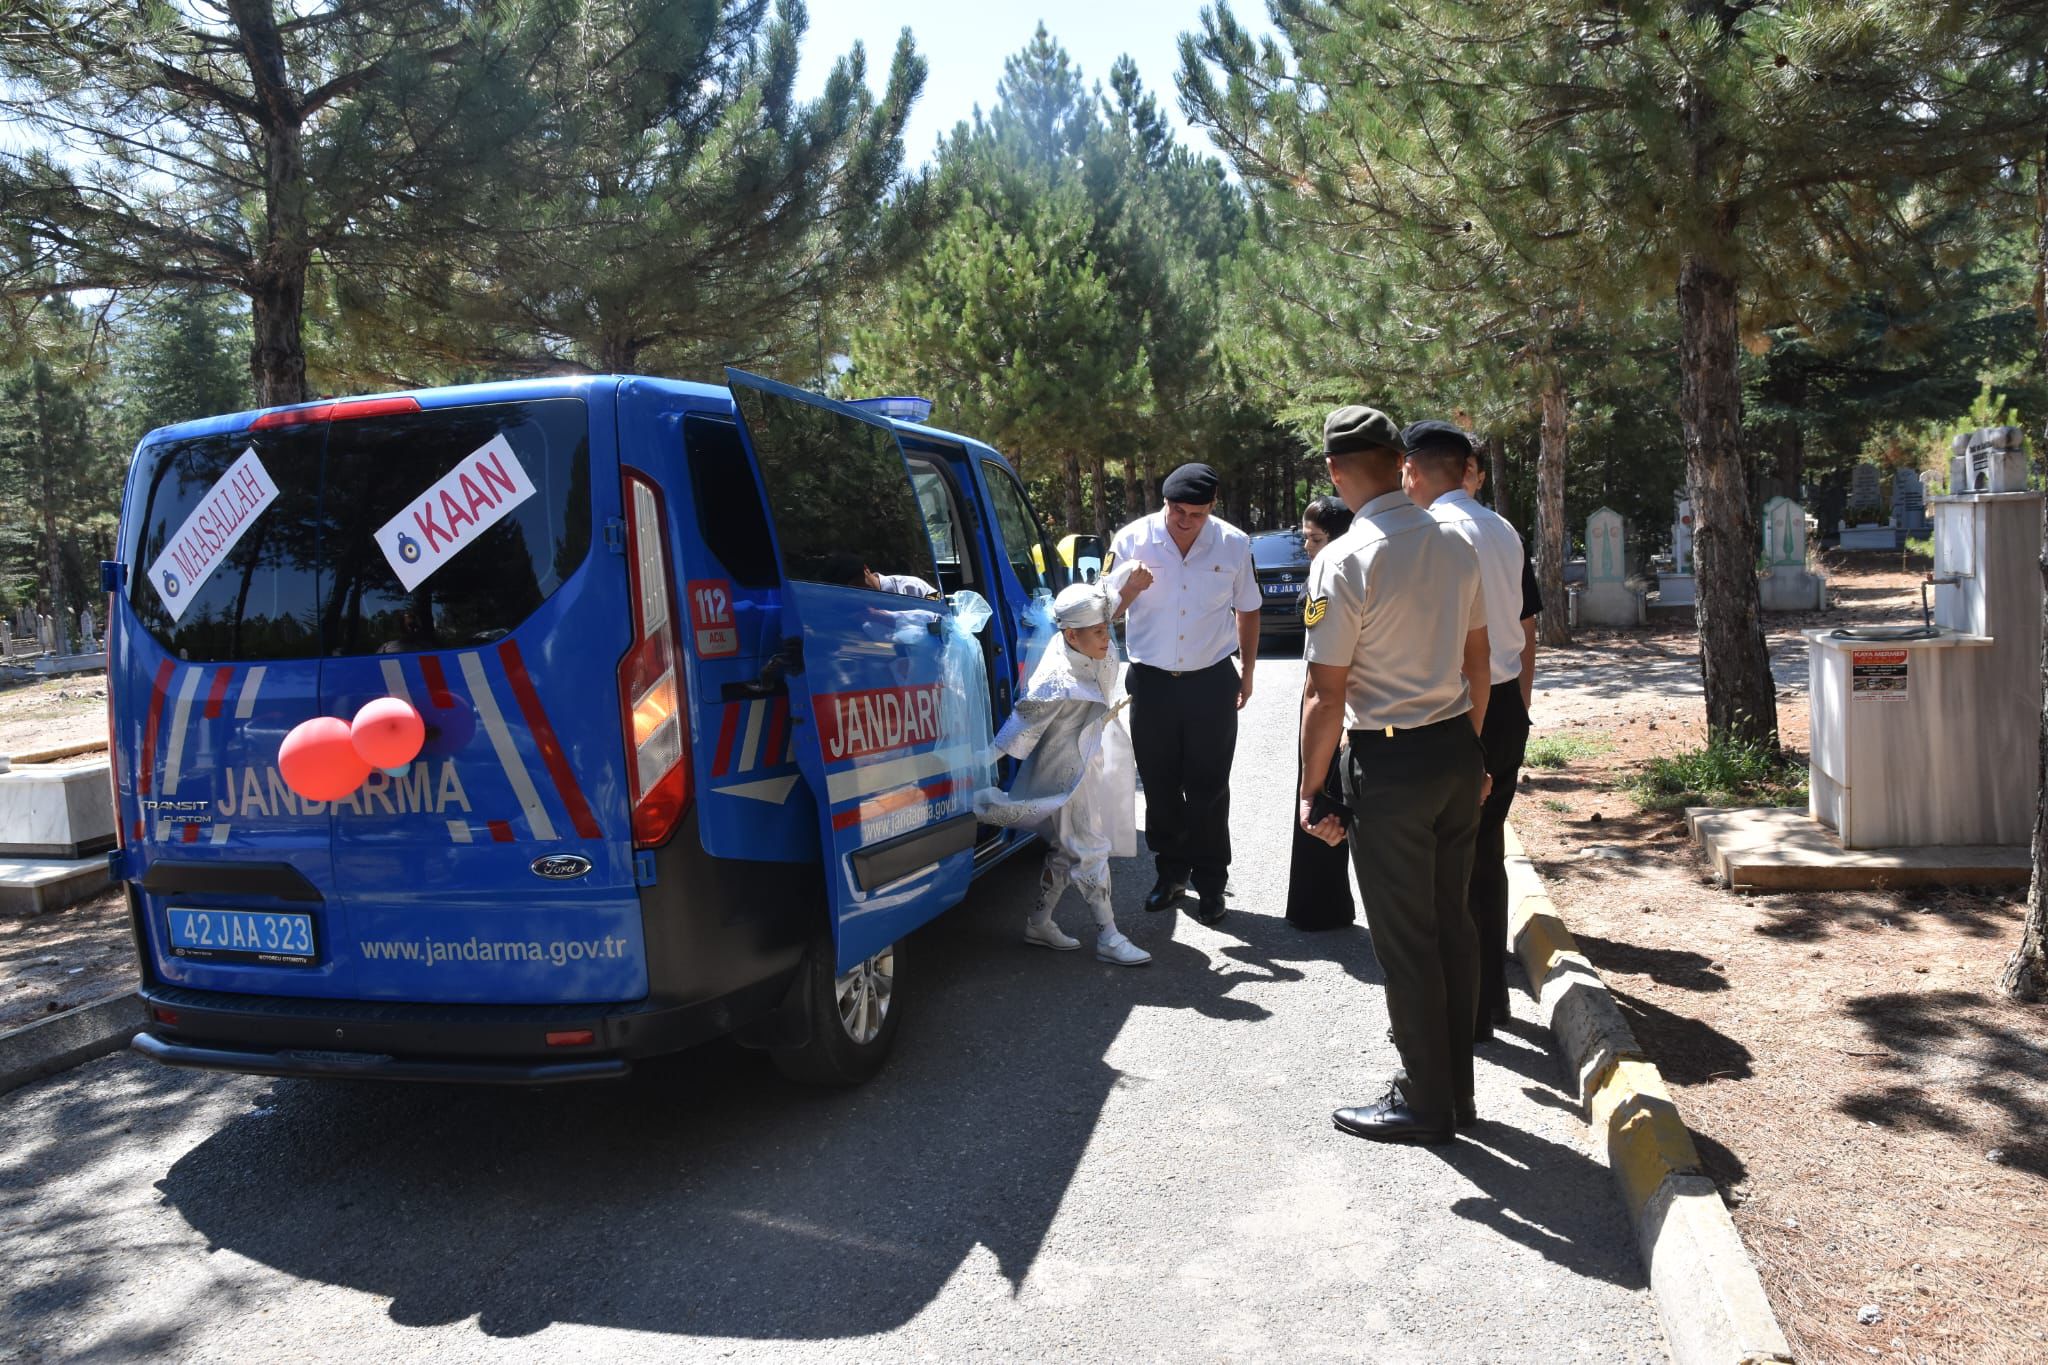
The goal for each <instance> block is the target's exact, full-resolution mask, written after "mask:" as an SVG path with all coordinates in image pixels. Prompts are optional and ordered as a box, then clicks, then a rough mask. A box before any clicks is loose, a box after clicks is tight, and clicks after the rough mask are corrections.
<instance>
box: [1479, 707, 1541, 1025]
mask: <svg viewBox="0 0 2048 1365" xmlns="http://www.w3.org/2000/svg"><path fill="white" fill-rule="evenodd" d="M1479 743H1480V746H1481V747H1482V748H1484V749H1485V750H1486V771H1487V772H1488V773H1490V774H1491V775H1492V776H1493V791H1492V792H1491V793H1489V794H1488V796H1487V798H1486V804H1485V805H1484V806H1482V807H1480V810H1479V838H1478V841H1477V842H1476V843H1475V844H1474V846H1473V850H1472V890H1471V896H1470V904H1471V908H1472V924H1473V927H1474V928H1475V929H1476V930H1477V931H1478V934H1479V1016H1478V1021H1477V1028H1476V1030H1475V1033H1476V1036H1478V1037H1480V1038H1490V1037H1492V1036H1493V1014H1494V1011H1495V1010H1505V1009H1507V1007H1508V982H1507V972H1506V967H1505V961H1506V957H1507V951H1508V870H1507V868H1506V866H1505V865H1504V863H1503V860H1504V859H1505V858H1506V857H1507V824H1508V807H1509V806H1511V805H1513V804H1514V802H1515V784H1516V783H1517V782H1519V781H1520V780H1521V776H1522V756H1523V754H1524V753H1525V752H1526V751H1527V749H1528V747H1529V708H1528V706H1527V705H1526V704H1525V703H1524V702H1523V701H1522V684H1521V682H1520V681H1519V680H1513V681H1509V682H1504V683H1495V684H1494V685H1493V693H1492V696H1491V699H1490V700H1489V701H1488V702H1487V704H1486V728H1485V729H1484V730H1483V731H1482V732H1481V733H1480V736H1479Z"/></svg>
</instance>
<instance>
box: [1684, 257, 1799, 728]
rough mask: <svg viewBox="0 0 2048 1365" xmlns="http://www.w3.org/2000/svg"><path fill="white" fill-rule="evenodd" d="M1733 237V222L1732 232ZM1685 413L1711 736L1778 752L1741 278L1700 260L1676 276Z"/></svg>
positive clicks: (1686, 265) (1687, 260)
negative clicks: (1745, 441)
mask: <svg viewBox="0 0 2048 1365" xmlns="http://www.w3.org/2000/svg"><path fill="white" fill-rule="evenodd" d="M1728 228H1729V230H1730V232H1731V233H1732V231H1733V224H1732V223H1730V224H1728ZM1678 326H1679V338H1678V352H1679V391H1678V415H1679V420H1680V422H1681V424H1682V426H1683V428H1684V432H1685V473H1686V482H1687V484H1688V486H1689V487H1690V489H1691V492H1692V501H1693V542H1692V554H1693V569H1694V575H1695V583H1696V590H1697V594H1698V596H1697V606H1696V607H1695V609H1694V610H1695V612H1696V613H1697V618H1698V621H1699V632H1700V665H1701V671H1702V673H1703V675H1704V682H1705V686H1706V696H1707V732H1708V734H1709V735H1712V736H1716V737H1725V738H1729V739H1735V740H1740V741H1743V742H1745V743H1751V744H1760V745H1764V746H1766V747H1767V748H1769V749H1770V750H1771V751H1773V752H1775V751H1776V750H1777V747H1778V695H1777V684H1776V683H1775V682H1774V681H1773V680H1772V678H1771V657H1770V653H1769V651H1768V650H1767V649H1766V648H1765V647H1764V627H1763V609H1762V606H1761V604H1760V602H1759V601H1758V598H1757V588H1756V559H1757V537H1756V525H1755V522H1754V519H1753V517H1752V515H1751V512H1750V504H1749V482H1748V479H1747V477H1746V475H1745V473H1744V470H1743V467H1742V378H1741V375H1740V373H1739V372H1738V371H1737V368H1736V292H1735V280H1734V278H1733V277H1732V276H1731V275H1729V274H1728V273H1727V271H1725V270H1723V269H1721V268H1720V267H1719V266H1717V265H1715V264H1714V263H1712V262H1710V261H1708V260H1707V259H1706V258H1705V257H1703V256H1701V255H1699V254H1698V253H1697V252H1690V251H1689V252H1687V253H1686V255H1685V256H1684V258H1683V259H1682V261H1681V262H1680V265H1679V272H1678Z"/></svg>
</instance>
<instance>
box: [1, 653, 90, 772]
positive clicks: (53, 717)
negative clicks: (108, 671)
mask: <svg viewBox="0 0 2048 1365" xmlns="http://www.w3.org/2000/svg"><path fill="white" fill-rule="evenodd" d="M88 740H98V741H99V742H100V743H102V744H104V743H106V740H107V680H106V676H105V675H104V674H99V673H83V674H80V675H79V676H78V677H75V678H50V679H47V680H45V681H43V682H35V683H29V684H27V685H26V686H22V687H11V688H8V689H7V690H6V691H0V754H25V753H34V752H38V751H40V750H43V749H54V748H56V747H58V746H59V745H69V744H82V743H85V742H86V741H88Z"/></svg>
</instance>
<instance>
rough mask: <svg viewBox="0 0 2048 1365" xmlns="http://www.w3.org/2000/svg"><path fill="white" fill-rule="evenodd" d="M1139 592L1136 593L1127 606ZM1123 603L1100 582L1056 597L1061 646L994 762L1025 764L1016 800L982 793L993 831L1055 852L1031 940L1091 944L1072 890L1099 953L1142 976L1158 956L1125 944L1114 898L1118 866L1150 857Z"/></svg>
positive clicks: (1008, 724) (1050, 651)
mask: <svg viewBox="0 0 2048 1365" xmlns="http://www.w3.org/2000/svg"><path fill="white" fill-rule="evenodd" d="M1140 586H1142V585H1140ZM1137 591H1138V588H1136V587H1129V586H1127V587H1126V589H1125V597H1126V598H1127V597H1130V596H1135V595H1136V593H1137ZM1123 605H1124V601H1123V600H1120V599H1119V597H1118V596H1117V595H1114V594H1112V593H1111V592H1110V591H1109V590H1108V589H1107V588H1105V587H1102V586H1100V585H1098V584H1086V583H1076V584H1074V585H1073V586H1071V587H1069V588H1067V589H1065V590H1064V591H1062V592H1061V593H1060V595H1059V596H1058V597H1056V598H1054V599H1053V604H1052V608H1053V618H1054V621H1055V622H1056V623H1057V624H1058V626H1059V628H1060V639H1059V640H1058V641H1057V642H1055V643H1053V644H1051V645H1049V646H1047V648H1046V651H1045V656H1044V657H1043V658H1041V659H1040V660H1039V662H1038V667H1037V669H1036V670H1034V671H1033V673H1032V675H1031V682H1030V685H1029V686H1028V687H1026V688H1025V691H1024V695H1023V696H1021V697H1019V698H1018V700H1017V706H1016V709H1015V710H1014V711H1012V712H1011V713H1010V718H1009V719H1008V720H1006V721H1004V722H1003V728H1002V729H1001V730H1000V731H999V732H998V733H997V734H996V738H995V744H994V747H993V749H992V750H991V752H990V755H989V756H990V758H991V759H993V758H994V757H995V755H996V754H1008V755H1009V756H1010V757H1012V758H1016V759H1021V760H1023V762H1022V766H1021V767H1019V768H1018V770H1017V776H1016V780H1015V781H1013V782H1011V784H1010V789H1009V790H1008V791H1007V792H1006V791H1003V790H1002V789H1001V788H998V787H985V788H983V789H982V790H981V791H979V792H977V793H975V797H974V812H975V814H976V815H977V816H978V817H979V818H980V819H981V820H982V821H983V822H985V823H987V824H991V825H1020V826H1024V827H1027V828H1031V829H1035V830H1036V831H1037V832H1038V833H1039V834H1041V835H1043V836H1044V838H1045V840H1046V842H1047V843H1049V844H1050V845H1051V846H1052V847H1051V849H1050V850H1049V851H1048V852H1047V853H1046V855H1045V871H1044V873H1043V874H1042V875H1041V877H1040V880H1039V883H1038V904H1037V905H1036V906H1035V907H1034V908H1033V910H1032V912H1031V917H1030V918H1029V919H1028V920H1026V921H1025V923H1024V941H1025V942H1026V943H1035V944H1038V945H1040V946H1041V947H1046V948H1057V949H1069V948H1078V947H1080V946H1081V944H1080V941H1079V940H1078V939H1075V938H1071V937H1069V936H1068V935H1066V934H1064V933H1062V932H1060V927H1059V925H1057V924H1055V923H1054V922H1053V917H1052V912H1053V908H1054V907H1055V906H1057V905H1058V904H1059V902H1060V897H1061V895H1063V894H1064V893H1065V892H1066V889H1067V886H1068V884H1069V883H1072V884H1073V885H1074V886H1075V887H1076V888H1077V889H1079V891H1080V892H1081V898H1082V899H1083V900H1085V901H1086V902H1087V903H1088V906H1089V908H1090V909H1091V910H1093V911H1094V912H1095V924H1096V937H1095V956H1097V957H1098V958H1101V959H1102V960H1103V961H1104V962H1113V963H1115V964H1117V965H1118V966H1123V967H1138V966H1143V965H1144V964H1145V963H1147V962H1150V961H1151V960H1152V954H1150V953H1148V952H1146V951H1145V950H1144V949H1143V948H1140V947H1139V946H1138V945H1137V944H1135V943H1133V942H1131V941H1130V940H1129V939H1127V938H1125V937H1124V936H1123V933H1122V931H1120V930H1119V929H1118V928H1117V927H1116V915H1115V913H1114V912H1113V911H1112V910H1111V908H1110V900H1109V860H1110V859H1111V858H1113V857H1114V858H1129V857H1132V856H1134V855H1135V854H1136V853H1137V851H1138V828H1137V795H1138V771H1137V764H1136V762H1135V761H1134V759H1133V756H1132V752H1131V736H1130V733H1129V731H1127V730H1126V729H1125V728H1124V720H1123V716H1122V715H1121V714H1120V713H1121V712H1122V710H1123V708H1124V704H1125V703H1126V702H1127V701H1129V698H1128V697H1126V696H1125V695H1124V689H1123V685H1122V683H1121V681H1120V679H1119V678H1118V671H1119V668H1120V667H1121V666H1120V665H1119V663H1118V662H1117V658H1116V655H1115V653H1114V651H1113V650H1112V649H1111V647H1110V635H1109V623H1110V621H1111V619H1112V618H1113V617H1114V616H1115V615H1116V613H1117V611H1118V610H1119V608H1120V607H1121V606H1123Z"/></svg>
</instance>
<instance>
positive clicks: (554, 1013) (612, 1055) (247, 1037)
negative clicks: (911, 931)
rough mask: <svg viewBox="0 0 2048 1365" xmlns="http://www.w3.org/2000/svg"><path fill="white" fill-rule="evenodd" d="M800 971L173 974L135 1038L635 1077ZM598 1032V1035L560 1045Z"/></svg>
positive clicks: (293, 1057)
mask: <svg viewBox="0 0 2048 1365" xmlns="http://www.w3.org/2000/svg"><path fill="white" fill-rule="evenodd" d="M789 979H790V978H789V976H788V975H783V976H781V977H778V978H775V979H771V980H768V981H764V982H760V983H757V984H756V985H754V986H751V987H748V988H746V989H744V990H741V991H738V992H735V993H733V994H731V995H728V996H724V997H721V998H719V999H716V1000H709V1001H703V1002H698V1003H691V1004H678V1005H666V1006H662V1005H656V1006H650V1005H648V1004H645V1003H639V1002H636V1003H633V1004H626V1005H615V1006H609V1007H607V1006H604V1005H540V1006H530V1007H521V1006H500V1005H414V1004H384V1003H379V1002H372V1001H362V1000H317V999H306V998H300V997H293V996H257V995H233V994H228V993H225V992H219V991H196V990H190V989H187V988H184V987H176V986H165V985H161V984H151V985H146V986H144V987H143V988H142V990H141V992H140V994H141V996H142V1003H143V1007H144V1011H145V1014H146V1015H147V1017H148V1020H149V1022H148V1023H147V1024H146V1025H145V1026H144V1028H143V1031H142V1032H141V1033H139V1034H137V1035H136V1036H135V1040H134V1042H133V1043H131V1044H130V1046H132V1047H133V1048H134V1049H135V1050H136V1051H137V1052H140V1053H142V1054H143V1055H144V1056H146V1057H150V1058H153V1059H155V1060H156V1061H159V1062H162V1063H164V1064H166V1065H169V1066H181V1067H192V1068H196V1069H198V1070H202V1071H234V1072H241V1073H244V1074H247V1075H255V1076H326V1077H356V1078H364V1079H381V1080H395V1081H458V1082H471V1083H481V1084H497V1085H549V1084H556V1083H560V1082H565V1081H588V1080H604V1079H610V1078H616V1077H620V1076H624V1075H626V1074H627V1073H628V1072H630V1071H631V1070H632V1069H633V1062H634V1061H635V1060H636V1059H638V1058H643V1057H652V1056H658V1055H661V1054H663V1053H670V1052H678V1051H681V1050H682V1049H684V1048H688V1047H694V1046H696V1045H697V1044H699V1043H702V1042H706V1041H708V1040H710V1039H712V1038H715V1037H718V1036H720V1035H722V1034H726V1033H730V1032H732V1031H733V1030H734V1029H735V1028H737V1027H739V1026H741V1025H743V1024H745V1023H747V1022H749V1021H750V1020H753V1019H756V1018H758V1017H760V1016H762V1015H763V1014H766V1013H768V1012H770V1011H772V1010H773V1009H774V1008H775V1007H776V1006H777V1005H778V1004H779V1003H780V1002H781V1001H782V999H783V998H784V996H785V995H786V994H787V993H788V984H789ZM586 1029H587V1030H589V1032H590V1033H591V1035H592V1041H591V1042H589V1043H584V1044H579V1045H571V1046H556V1047H551V1046H549V1045H548V1042H547V1036H548V1035H549V1034H551V1033H554V1034H561V1033H575V1032H579V1031H582V1030H586Z"/></svg>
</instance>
